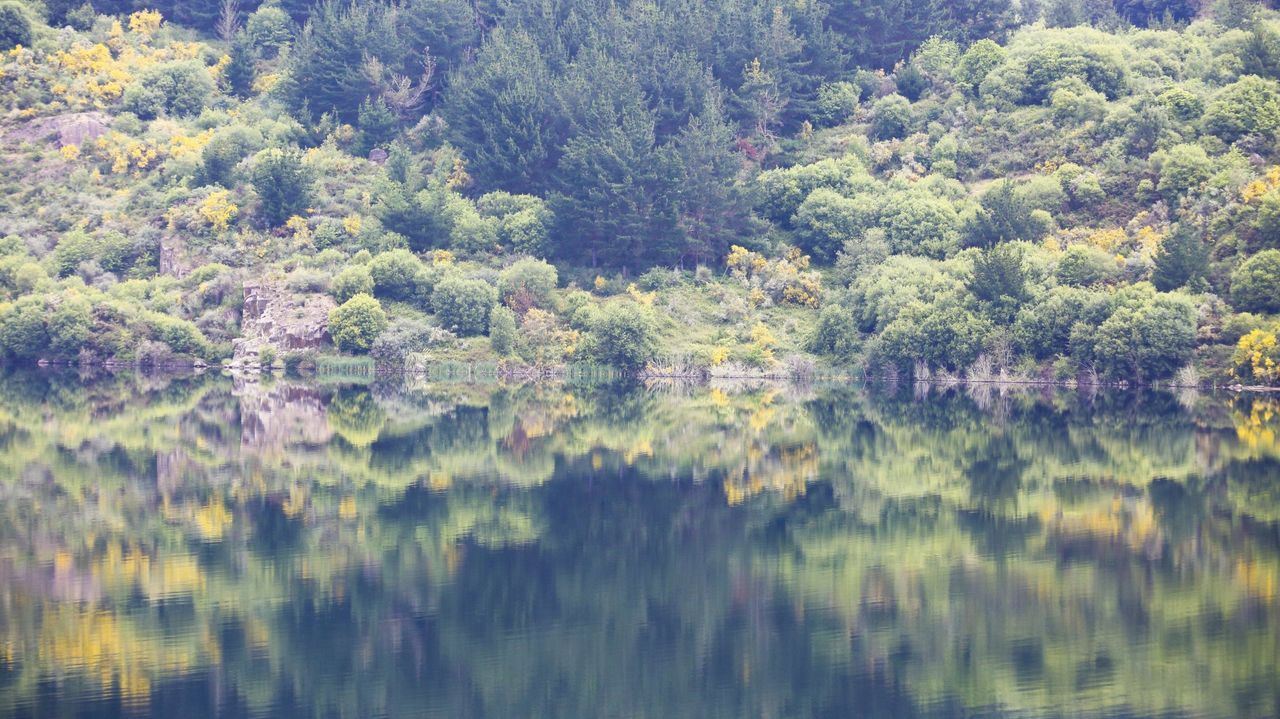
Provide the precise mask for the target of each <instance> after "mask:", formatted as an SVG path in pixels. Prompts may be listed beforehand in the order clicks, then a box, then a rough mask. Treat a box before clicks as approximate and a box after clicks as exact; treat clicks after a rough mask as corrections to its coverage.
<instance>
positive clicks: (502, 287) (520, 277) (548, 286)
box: [498, 257, 559, 308]
mask: <svg viewBox="0 0 1280 719" xmlns="http://www.w3.org/2000/svg"><path fill="white" fill-rule="evenodd" d="M558 281H559V277H558V275H557V274H556V268H555V267H554V266H552V265H550V264H548V263H546V262H544V261H542V260H538V259H534V258H531V257H529V258H524V259H521V260H517V261H516V262H514V263H512V264H511V266H510V267H507V268H506V269H504V270H502V272H501V273H500V274H499V275H498V298H499V299H500V300H501V301H502V302H504V303H506V304H508V305H511V306H513V307H515V306H523V307H524V308H527V307H529V306H537V307H544V308H545V307H550V306H551V299H552V292H554V291H555V289H556V283H557V282H558Z"/></svg>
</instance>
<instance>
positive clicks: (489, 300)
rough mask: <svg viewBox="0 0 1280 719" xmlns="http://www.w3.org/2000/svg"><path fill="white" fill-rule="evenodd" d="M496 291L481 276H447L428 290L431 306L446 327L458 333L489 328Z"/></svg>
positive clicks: (475, 332) (468, 333)
mask: <svg viewBox="0 0 1280 719" xmlns="http://www.w3.org/2000/svg"><path fill="white" fill-rule="evenodd" d="M497 301H498V293H497V291H496V290H494V288H493V286H492V285H490V284H489V283H488V282H485V281H484V280H464V279H462V278H460V277H447V278H445V279H443V280H441V281H440V282H439V283H437V284H436V286H435V290H434V291H433V292H432V293H431V308H432V309H433V310H435V313H436V315H438V316H439V317H440V322H441V324H443V325H444V326H445V327H450V328H452V329H453V331H454V332H456V333H457V334H459V335H464V336H465V335H481V334H484V333H485V332H486V331H487V330H488V329H489V312H490V311H491V310H492V309H493V306H494V304H496V303H497Z"/></svg>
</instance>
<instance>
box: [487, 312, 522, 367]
mask: <svg viewBox="0 0 1280 719" xmlns="http://www.w3.org/2000/svg"><path fill="white" fill-rule="evenodd" d="M489 346H490V347H492V348H493V351H494V352H496V353H498V354H500V355H503V356H506V355H509V354H511V353H512V352H513V351H514V350H515V347H516V313H514V312H512V311H511V310H510V309H508V308H506V307H503V306H502V305H494V307H493V309H492V310H491V311H490V312H489Z"/></svg>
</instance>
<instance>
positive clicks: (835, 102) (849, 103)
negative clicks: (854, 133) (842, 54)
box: [813, 82, 862, 127]
mask: <svg viewBox="0 0 1280 719" xmlns="http://www.w3.org/2000/svg"><path fill="white" fill-rule="evenodd" d="M861 95H862V89H861V88H859V87H858V86H857V85H854V84H853V83H851V82H831V83H824V84H823V85H822V87H819V88H818V106H817V108H816V109H815V110H814V113H813V119H814V120H816V121H817V124H818V125H819V126H821V127H831V126H832V125H839V124H840V123H842V122H844V121H846V120H848V119H849V117H850V116H851V115H853V112H854V110H857V109H858V101H859V100H860V99H861Z"/></svg>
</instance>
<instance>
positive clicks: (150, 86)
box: [122, 60, 215, 120]
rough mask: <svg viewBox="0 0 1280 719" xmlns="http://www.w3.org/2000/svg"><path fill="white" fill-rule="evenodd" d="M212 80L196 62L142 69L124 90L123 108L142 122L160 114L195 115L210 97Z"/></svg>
mask: <svg viewBox="0 0 1280 719" xmlns="http://www.w3.org/2000/svg"><path fill="white" fill-rule="evenodd" d="M214 89H215V88H214V84H213V78H212V77H211V76H210V75H209V71H208V70H206V69H205V67H204V65H201V64H200V62H199V61H198V60H182V61H179V62H167V63H163V64H161V65H155V66H153V67H148V68H145V69H144V70H142V72H140V73H139V74H138V78H137V80H135V81H134V83H133V84H132V85H130V86H129V87H127V88H125V91H124V96H123V98H122V101H123V106H124V109H125V110H127V111H129V112H132V113H133V114H135V115H137V116H138V117H139V118H141V119H143V120H151V119H154V118H156V117H157V116H159V115H161V114H169V115H178V116H189V115H198V114H200V111H201V110H203V109H204V106H205V103H206V102H207V101H208V99H209V98H210V97H211V96H212V95H213V91H214Z"/></svg>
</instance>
